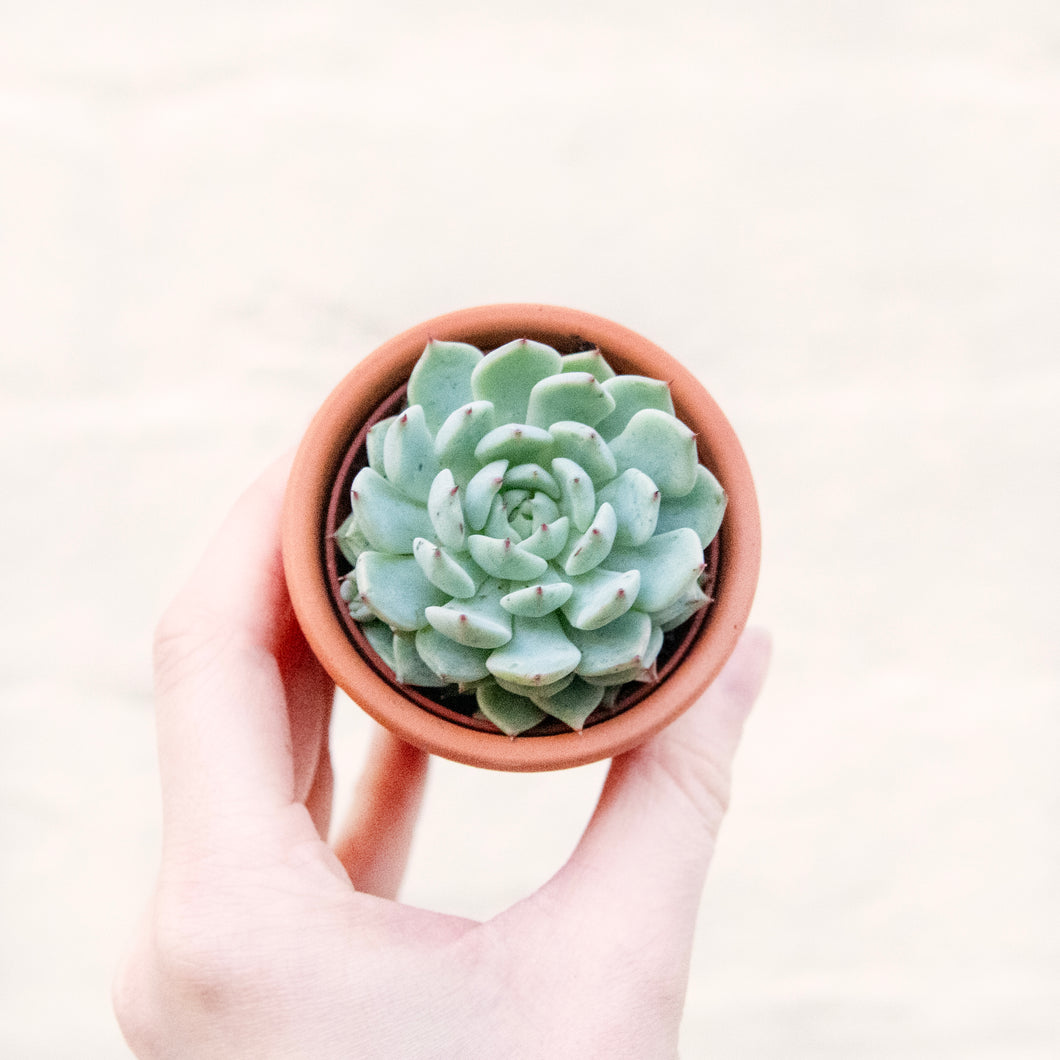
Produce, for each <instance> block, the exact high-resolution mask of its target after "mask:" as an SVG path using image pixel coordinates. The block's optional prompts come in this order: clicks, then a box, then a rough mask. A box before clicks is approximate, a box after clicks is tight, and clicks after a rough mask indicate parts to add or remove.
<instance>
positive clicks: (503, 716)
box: [283, 304, 760, 771]
mask: <svg viewBox="0 0 1060 1060" xmlns="http://www.w3.org/2000/svg"><path fill="white" fill-rule="evenodd" d="M283 552H284V567H285V573H286V577H287V582H288V588H289V591H290V594H291V599H292V602H293V605H294V608H295V612H296V614H297V617H298V620H299V623H300V624H301V626H302V629H303V631H304V633H305V635H306V638H307V640H308V642H309V644H310V646H311V647H312V649H313V651H314V652H315V653H316V654H317V656H318V657H319V658H320V660H321V662H322V663H323V665H324V666H325V668H326V669H327V670H328V672H329V673H330V674H331V676H332V677H333V678H334V679H335V682H336V684H337V685H339V687H341V688H343V689H344V691H346V692H347V693H348V694H349V695H350V697H351V698H352V699H353V700H354V701H355V702H357V703H358V704H360V705H361V707H362V708H363V709H364V710H365V711H366V712H367V713H369V714H370V715H371V716H372V717H374V718H375V719H376V720H377V721H378V722H380V723H381V724H383V725H384V726H386V727H387V728H389V729H390V730H391V731H393V732H394V733H396V734H397V735H398V736H400V737H401V738H403V739H405V740H407V741H408V742H410V743H413V744H416V745H418V746H420V747H422V748H424V749H425V750H428V751H430V752H432V753H435V754H440V755H442V756H444V757H447V758H450V759H453V760H455V761H459V762H465V763H468V764H472V765H478V766H483V767H487V768H494V769H507V770H522V771H529V770H545V769H557V768H564V767H567V766H574V765H580V764H584V763H586V762H591V761H596V760H599V759H602V758H607V757H611V756H613V755H615V754H619V753H621V752H622V751H625V750H628V749H629V748H631V747H633V746H635V745H636V744H637V743H639V742H641V741H642V740H644V739H647V738H648V737H649V736H650V735H652V734H653V733H655V732H657V731H658V730H659V729H661V728H662V727H663V726H665V725H667V724H668V723H669V722H670V721H672V720H673V719H674V718H676V717H677V716H678V715H679V714H680V713H681V712H682V711H684V710H685V709H686V708H687V707H689V706H690V705H691V704H692V702H694V700H695V699H696V698H697V697H698V695H699V694H700V693H701V692H702V691H703V689H704V688H705V687H706V686H707V685H708V684H709V683H710V681H711V680H713V678H714V677H715V676H716V675H717V673H718V671H719V670H720V669H721V667H722V665H723V664H724V662H725V660H726V659H727V658H728V656H729V654H730V653H731V651H732V649H733V648H734V646H735V643H736V639H737V637H738V636H739V633H740V631H741V629H742V628H743V625H744V623H745V621H746V619H747V615H748V612H749V610H750V606H751V600H752V597H753V594H754V589H755V584H756V581H757V575H758V566H759V557H760V528H759V519H758V507H757V501H756V498H755V492H754V486H753V483H752V481H751V477H750V472H749V470H748V467H747V463H746V460H745V458H744V455H743V452H742V449H741V447H740V445H739V442H738V441H737V439H736V436H735V434H734V433H733V431H732V428H731V427H730V425H729V423H728V421H727V420H726V419H725V417H724V416H723V414H722V413H721V411H720V410H719V409H718V407H717V405H716V404H715V403H714V401H713V400H712V399H711V398H710V396H709V395H708V394H707V392H706V391H705V390H704V389H703V387H702V386H701V385H700V384H699V383H698V382H697V381H696V379H695V378H694V377H693V376H692V375H691V374H690V373H689V372H688V371H687V370H686V369H684V368H683V367H682V366H681V365H680V364H679V363H678V362H677V361H675V360H674V359H673V358H672V357H670V356H669V355H668V354H666V353H665V352H663V351H662V350H661V349H659V348H658V347H656V346H655V345H653V344H652V343H650V342H649V341H648V340H646V339H644V338H642V337H641V336H639V335H637V334H635V333H634V332H631V331H629V330H628V329H626V328H623V327H621V326H620V325H617V324H614V323H612V322H610V321H607V320H604V319H602V318H600V317H596V316H592V315H590V314H587V313H583V312H579V311H575V310H569V309H560V308H556V307H552V306H542V305H521V304H514V305H498V306H485V307H481V308H477V309H470V310H464V311H461V312H457V313H452V314H449V315H446V316H442V317H438V318H436V319H434V320H431V321H428V322H426V323H424V324H421V325H419V326H417V327H415V328H412V329H410V330H409V331H406V332H405V333H403V334H402V335H399V336H397V337H396V338H394V339H392V340H390V341H389V342H387V343H385V344H384V345H383V346H381V347H380V348H379V349H378V350H376V351H375V353H373V354H371V355H370V356H369V357H368V358H366V359H365V360H364V361H362V362H361V363H360V364H359V365H358V366H357V367H356V368H355V369H354V370H353V371H352V372H350V374H349V375H348V376H347V377H346V378H345V379H344V380H343V381H342V382H341V383H340V384H339V386H338V387H337V388H336V389H335V391H333V393H332V394H331V396H330V397H329V398H328V400H327V401H326V402H325V404H324V406H323V407H322V408H321V409H320V411H319V412H318V413H317V415H316V417H315V418H314V420H313V421H312V423H311V425H310V427H309V430H308V431H307V433H306V435H305V438H304V439H303V442H302V445H301V446H300V448H299V450H298V453H297V455H296V457H295V461H294V465H293V467H292V471H291V476H290V480H289V484H288V490H287V496H286V501H285V508H284V518H283Z"/></svg>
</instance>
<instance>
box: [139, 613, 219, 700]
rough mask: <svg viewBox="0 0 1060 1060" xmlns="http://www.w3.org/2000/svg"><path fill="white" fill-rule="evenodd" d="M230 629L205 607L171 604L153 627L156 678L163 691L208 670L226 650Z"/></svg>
mask: <svg viewBox="0 0 1060 1060" xmlns="http://www.w3.org/2000/svg"><path fill="white" fill-rule="evenodd" d="M231 635H232V633H231V629H229V628H227V626H226V624H225V623H224V622H223V621H222V620H221V618H220V616H218V615H217V614H216V613H215V612H213V611H211V610H209V609H208V608H203V607H198V606H188V605H182V604H181V603H180V602H179V601H178V602H177V603H175V604H173V605H172V606H171V607H170V608H169V610H167V611H166V613H165V614H164V615H163V616H162V618H161V620H160V621H159V623H158V625H157V626H156V627H155V634H154V643H153V651H152V656H153V660H154V671H155V679H156V681H157V682H158V685H159V687H160V688H163V689H164V688H166V687H168V686H170V685H172V684H175V683H177V682H178V681H180V680H182V679H185V678H187V677H191V676H194V675H195V674H197V673H200V672H202V671H203V670H206V669H209V667H210V666H211V665H212V663H213V662H214V660H216V659H217V657H218V656H219V655H220V654H221V653H222V652H223V651H224V650H225V647H226V645H227V643H228V641H229V640H230V638H231Z"/></svg>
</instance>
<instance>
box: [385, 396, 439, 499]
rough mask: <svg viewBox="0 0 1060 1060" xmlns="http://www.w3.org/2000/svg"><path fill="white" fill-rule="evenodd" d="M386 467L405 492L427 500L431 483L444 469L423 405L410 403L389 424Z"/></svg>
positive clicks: (397, 484)
mask: <svg viewBox="0 0 1060 1060" xmlns="http://www.w3.org/2000/svg"><path fill="white" fill-rule="evenodd" d="M383 467H384V468H385V469H386V477H387V480H388V481H389V482H392V483H393V484H394V485H395V486H397V487H398V489H400V490H401V492H402V493H405V494H408V496H410V497H411V498H412V499H413V500H416V501H421V502H422V503H424V504H426V503H427V497H428V495H429V494H430V491H431V483H432V482H434V477H435V475H437V474H438V472H439V470H441V469H440V468H439V467H438V458H437V457H436V456H435V455H434V439H433V438H432V437H431V432H430V431H429V430H427V423H426V421H425V419H424V416H423V409H422V407H421V406H419V405H410V406H409V407H408V408H407V409H406V410H405V411H404V412H402V413H401V415H400V416H398V417H397V418H396V419H395V420H394V422H393V423H392V424H391V425H390V429H389V430H388V431H387V432H386V438H385V439H384V441H383Z"/></svg>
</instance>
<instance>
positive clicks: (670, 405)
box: [596, 375, 674, 441]
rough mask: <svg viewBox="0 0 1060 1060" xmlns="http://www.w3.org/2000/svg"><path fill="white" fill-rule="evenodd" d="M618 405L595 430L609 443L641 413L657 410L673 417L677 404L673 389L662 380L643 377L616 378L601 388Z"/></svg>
mask: <svg viewBox="0 0 1060 1060" xmlns="http://www.w3.org/2000/svg"><path fill="white" fill-rule="evenodd" d="M602 385H603V388H604V389H605V390H606V391H607V392H608V394H610V395H611V397H612V398H613V399H614V402H615V409H614V411H613V412H612V413H610V414H609V415H608V416H607V418H606V419H603V420H601V421H600V422H599V423H598V424H597V425H596V429H597V430H598V431H599V432H600V433H601V434H602V435H603V436H604V438H606V439H607V440H608V441H610V440H611V439H612V438H617V437H618V435H620V434H621V433H622V432H623V431H624V430H625V429H626V424H627V423H629V421H630V420H631V419H632V418H633V417H634V415H636V413H638V412H640V411H641V410H642V409H658V410H659V411H660V412H666V413H669V414H670V415H671V416H673V415H674V402H673V398H672V397H670V388H669V387H668V386H667V385H666V383H664V382H662V380H659V379H649V378H648V377H647V376H644V375H616V376H615V377H614V379H608V380H607V381H606V382H605V383H603V384H602Z"/></svg>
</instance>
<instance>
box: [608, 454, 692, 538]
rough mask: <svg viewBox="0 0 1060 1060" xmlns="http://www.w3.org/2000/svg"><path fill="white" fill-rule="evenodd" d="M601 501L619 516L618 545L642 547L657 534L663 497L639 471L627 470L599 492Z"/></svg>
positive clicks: (636, 469)
mask: <svg viewBox="0 0 1060 1060" xmlns="http://www.w3.org/2000/svg"><path fill="white" fill-rule="evenodd" d="M599 498H600V500H601V501H607V503H608V504H610V505H611V507H612V508H614V509H615V515H616V516H617V517H618V530H617V531H616V533H615V544H616V545H619V546H624V547H629V546H635V545H643V544H644V542H645V541H647V540H648V538H649V537H651V536H652V534H654V533H655V529H656V525H657V524H658V521H659V502H660V498H661V494H660V493H659V490H658V488H657V487H656V485H655V483H654V482H652V480H651V479H650V478H649V477H648V476H647V475H645V474H644V472H643V471H641V470H640V468H637V467H630V468H627V469H626V470H625V471H623V472H622V474H621V475H619V476H618V478H616V479H615V480H614V481H613V482H609V483H608V484H607V485H606V486H604V488H603V489H602V490H600V494H599ZM678 525H686V524H678Z"/></svg>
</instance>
